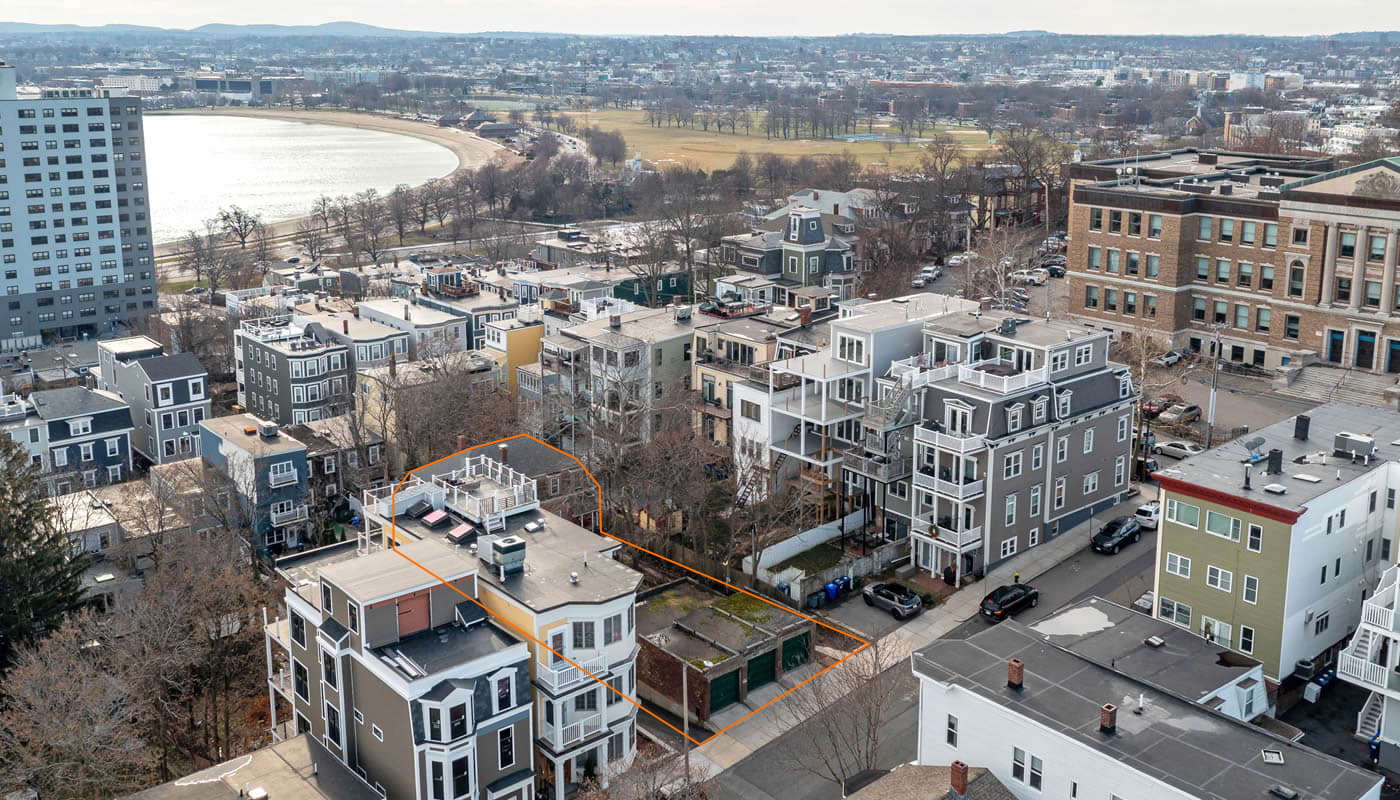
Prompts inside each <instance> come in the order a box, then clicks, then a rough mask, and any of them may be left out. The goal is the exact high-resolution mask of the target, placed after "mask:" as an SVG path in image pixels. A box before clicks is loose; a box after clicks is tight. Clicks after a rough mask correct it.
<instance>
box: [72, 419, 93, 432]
mask: <svg viewBox="0 0 1400 800" xmlns="http://www.w3.org/2000/svg"><path fill="white" fill-rule="evenodd" d="M89 433H92V417H83V418H82V419H70V420H68V434H69V435H70V436H87V435H88V434H89Z"/></svg>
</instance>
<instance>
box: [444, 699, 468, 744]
mask: <svg viewBox="0 0 1400 800" xmlns="http://www.w3.org/2000/svg"><path fill="white" fill-rule="evenodd" d="M447 731H448V734H449V735H450V736H451V737H452V740H453V741H456V740H457V739H460V738H462V737H463V736H466V735H467V705H466V704H465V703H459V704H458V705H455V706H453V707H452V708H451V709H449V710H448V712H447Z"/></svg>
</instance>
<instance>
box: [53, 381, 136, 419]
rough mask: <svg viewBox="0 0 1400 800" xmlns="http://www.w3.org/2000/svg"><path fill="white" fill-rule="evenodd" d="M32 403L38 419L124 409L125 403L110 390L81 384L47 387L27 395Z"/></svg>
mask: <svg viewBox="0 0 1400 800" xmlns="http://www.w3.org/2000/svg"><path fill="white" fill-rule="evenodd" d="M29 399H30V402H32V403H33V404H34V413H36V414H38V415H39V418H40V419H49V420H52V419H64V418H66V417H76V416H78V415H80V414H97V413H99V412H102V411H112V410H114V409H118V408H120V409H125V408H126V407H127V405H126V403H123V402H122V400H121V398H119V397H117V396H116V395H114V394H112V393H110V392H104V391H102V390H100V389H87V388H84V387H82V386H69V387H66V388H63V389H47V390H45V391H42V392H35V393H33V394H32V395H30V396H29Z"/></svg>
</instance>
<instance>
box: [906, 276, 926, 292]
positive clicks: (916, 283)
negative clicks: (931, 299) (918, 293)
mask: <svg viewBox="0 0 1400 800" xmlns="http://www.w3.org/2000/svg"><path fill="white" fill-rule="evenodd" d="M926 283H927V281H925V280H924V276H922V275H915V276H914V280H912V281H910V283H909V285H910V286H913V287H914V288H915V289H922V288H924V285H925V284H926Z"/></svg>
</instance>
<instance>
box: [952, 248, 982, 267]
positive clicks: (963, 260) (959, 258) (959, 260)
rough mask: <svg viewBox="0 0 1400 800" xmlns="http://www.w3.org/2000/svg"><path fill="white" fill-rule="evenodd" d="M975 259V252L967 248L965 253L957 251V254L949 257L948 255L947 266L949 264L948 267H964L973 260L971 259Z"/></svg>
mask: <svg viewBox="0 0 1400 800" xmlns="http://www.w3.org/2000/svg"><path fill="white" fill-rule="evenodd" d="M976 260H977V254H976V253H974V252H972V251H971V250H969V251H967V252H966V253H958V254H957V255H953V256H949V257H948V266H950V267H965V266H967V265H968V264H969V263H971V262H973V261H976Z"/></svg>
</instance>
